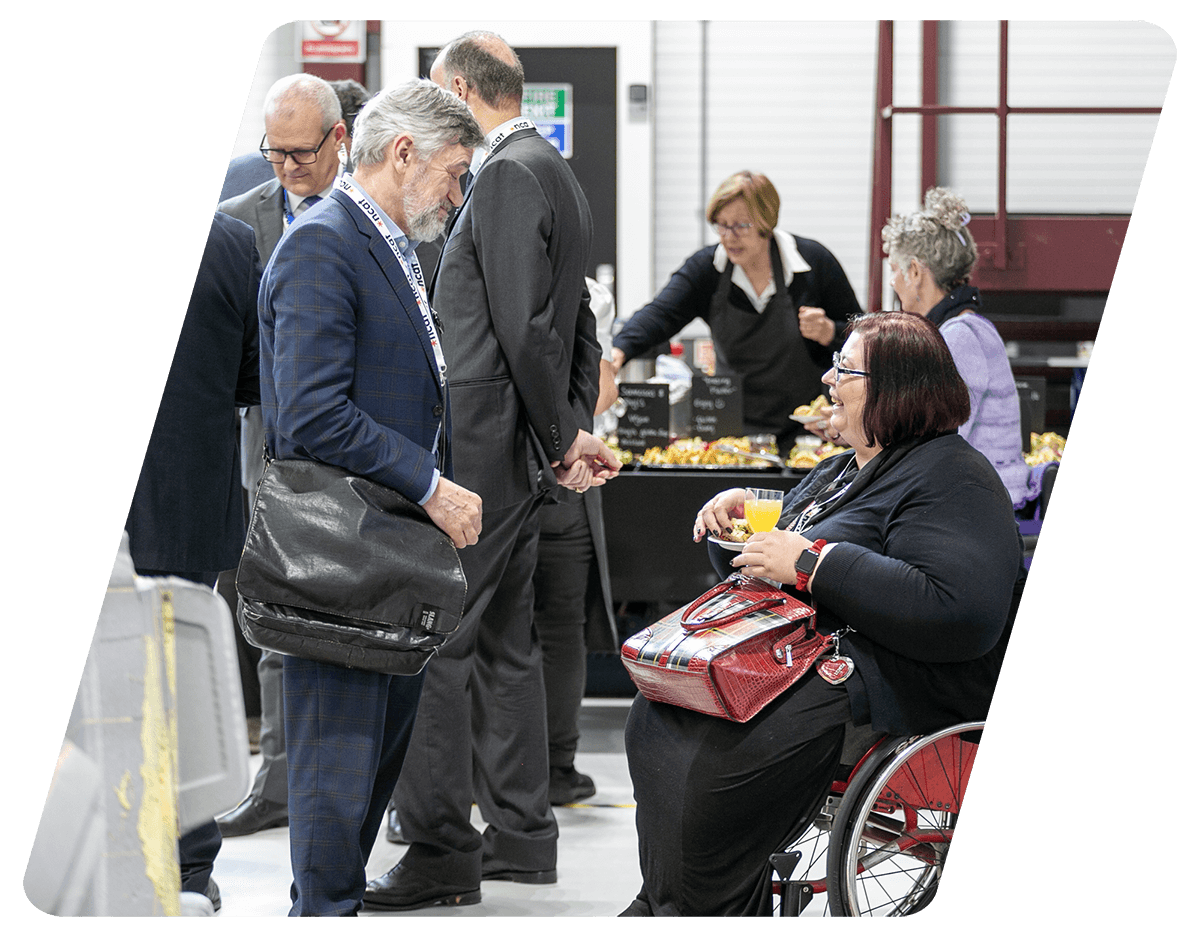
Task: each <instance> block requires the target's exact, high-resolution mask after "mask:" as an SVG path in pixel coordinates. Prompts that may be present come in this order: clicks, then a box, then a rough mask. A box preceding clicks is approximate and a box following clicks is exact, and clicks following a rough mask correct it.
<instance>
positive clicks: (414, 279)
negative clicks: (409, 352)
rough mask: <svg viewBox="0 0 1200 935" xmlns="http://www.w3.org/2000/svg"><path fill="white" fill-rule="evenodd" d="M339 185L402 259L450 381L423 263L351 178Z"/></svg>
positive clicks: (441, 369) (443, 376)
mask: <svg viewBox="0 0 1200 935" xmlns="http://www.w3.org/2000/svg"><path fill="white" fill-rule="evenodd" d="M338 188H340V189H341V190H342V191H343V192H345V193H346V194H347V195H348V196H349V197H350V199H351V200H352V201H353V202H354V203H355V204H356V205H358V207H359V208H360V209H361V210H362V212H363V214H365V215H366V216H367V219H368V220H369V221H370V222H371V223H372V224H374V225H375V229H376V230H378V231H379V233H380V234H381V235H382V236H383V239H384V242H385V243H386V244H387V245H388V247H390V248H391V251H392V253H394V254H395V256H396V259H397V260H398V261H399V262H400V268H401V269H402V270H404V276H405V278H406V279H408V284H409V286H410V287H411V289H412V291H413V294H414V295H415V296H416V297H417V307H418V308H419V309H420V310H421V317H422V318H423V319H424V321H425V331H426V334H427V336H428V337H429V344H430V346H431V347H432V348H433V356H434V359H435V360H436V361H437V368H438V379H439V380H440V381H441V384H442V385H443V386H445V384H446V357H445V355H444V354H443V353H442V342H441V339H440V338H439V337H438V333H437V327H436V326H435V325H434V319H433V310H432V309H431V308H430V307H429V300H428V299H427V298H426V296H425V276H424V274H423V273H422V272H421V264H420V263H419V262H417V258H416V257H415V256H414V257H413V259H412V262H411V263H410V262H409V260H408V257H406V256H405V255H404V252H403V251H402V250H401V249H400V245H399V244H397V243H396V239H395V238H394V237H392V235H391V232H390V231H389V230H388V229H387V224H386V223H384V220H383V217H382V216H381V215H380V213H379V211H378V210H377V209H376V208H375V206H374V205H373V204H371V202H370V201H369V200H367V197H366V196H365V195H363V194H362V193H361V192H360V191H359V190H358V189H357V188H355V187H354V184H353V183H352V182H351V181H350V179H349V178H348V177H347V176H345V175H343V176H342V177H341V178H339V179H338Z"/></svg>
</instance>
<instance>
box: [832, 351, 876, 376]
mask: <svg viewBox="0 0 1200 935" xmlns="http://www.w3.org/2000/svg"><path fill="white" fill-rule="evenodd" d="M832 370H833V382H834V383H838V382H840V381H841V379H842V377H843V376H846V375H847V374H848V375H850V376H854V377H866V376H870V373H869V372H868V371H866V370H852V369H850V368H849V367H843V366H842V352H841V351H834V352H833V367H832Z"/></svg>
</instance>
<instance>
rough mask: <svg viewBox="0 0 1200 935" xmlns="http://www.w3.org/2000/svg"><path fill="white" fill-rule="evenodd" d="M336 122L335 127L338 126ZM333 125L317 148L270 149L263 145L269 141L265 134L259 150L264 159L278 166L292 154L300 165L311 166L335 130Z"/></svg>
mask: <svg viewBox="0 0 1200 935" xmlns="http://www.w3.org/2000/svg"><path fill="white" fill-rule="evenodd" d="M336 126H337V124H336V123H335V124H334V125H333V127H336ZM333 127H330V128H329V129H328V130H326V131H325V135H324V136H323V137H321V142H319V143H318V144H317V147H316V149H270V148H268V147H267V146H265V145H263V144H265V143H266V142H267V134H265V133H264V134H263V138H262V140H260V141H259V144H258V151H259V152H260V153H262V157H263V159H265V160H267V162H269V163H271V165H274V166H278V165H282V164H283V163H285V162H287V157H288V156H291V157H292V161H293V162H294V163H296V165H298V166H311V165H312V164H313V163H314V162H316V161H317V154H318V153H320V151H321V147H322V146H324V145H325V141H326V140H327V139H329V134H330V133H332V132H333Z"/></svg>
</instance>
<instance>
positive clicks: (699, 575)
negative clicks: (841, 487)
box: [603, 467, 805, 604]
mask: <svg viewBox="0 0 1200 935" xmlns="http://www.w3.org/2000/svg"><path fill="white" fill-rule="evenodd" d="M804 473H805V472H804V471H798V470H787V471H781V470H780V469H773V470H755V469H746V470H738V469H736V468H730V469H703V468H692V469H688V468H680V469H677V470H672V469H656V468H645V467H641V468H637V469H629V468H625V469H624V470H622V471H621V473H620V475H619V476H617V477H615V478H614V479H612V480H610V481H609V482H608V483H607V484H605V485H604V488H603V489H604V493H603V505H604V532H605V536H606V538H607V542H608V566H609V575H610V578H611V580H612V594H613V600H614V601H617V602H620V601H664V602H666V603H670V604H686V603H688V602H689V601H691V600H693V599H694V598H695V597H696V596H697V595H699V594H701V593H703V592H704V591H706V590H708V589H709V588H710V587H712V586H713V585H714V584H716V583H717V582H718V581H719V580H720V578H719V577H718V575H717V573H716V572H715V571H714V570H713V567H712V564H711V563H710V562H709V560H708V546H707V544H706V543H705V542H703V541H701V542H693V541H692V526H693V524H694V522H695V519H696V512H697V511H698V510H699V509H700V507H701V506H702V505H703V504H704V502H705V501H706V500H708V499H709V498H710V497H711V496H712V495H713V494H715V493H719V492H720V491H722V490H726V489H728V488H730V487H766V488H771V489H775V490H791V489H792V488H793V487H795V486H796V484H798V483H799V482H800V478H801V477H802V475H803V474H804Z"/></svg>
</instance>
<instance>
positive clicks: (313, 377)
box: [258, 81, 484, 916]
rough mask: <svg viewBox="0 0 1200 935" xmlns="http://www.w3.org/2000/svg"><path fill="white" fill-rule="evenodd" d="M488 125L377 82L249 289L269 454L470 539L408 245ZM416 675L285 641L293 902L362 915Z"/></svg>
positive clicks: (297, 907)
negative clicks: (288, 647)
mask: <svg viewBox="0 0 1200 935" xmlns="http://www.w3.org/2000/svg"><path fill="white" fill-rule="evenodd" d="M483 141H484V140H483V134H482V132H481V131H480V129H479V125H478V123H477V122H476V121H475V119H474V117H473V116H472V115H471V112H470V110H469V109H468V108H467V107H466V105H464V104H462V103H461V102H460V101H458V100H456V99H455V98H454V96H453V95H451V94H448V93H447V92H445V91H443V90H442V89H440V88H438V87H437V86H436V85H434V84H433V83H431V82H429V81H410V82H408V83H406V84H402V85H399V86H397V87H395V88H393V89H391V90H388V91H385V92H382V93H381V94H379V95H377V96H376V97H375V98H373V99H372V100H371V101H369V102H368V103H367V105H366V106H365V107H364V109H363V111H362V112H361V113H360V115H359V117H358V119H357V121H356V123H355V132H354V142H353V153H352V159H353V162H354V165H355V166H356V168H355V170H354V172H353V175H343V176H341V177H340V178H339V179H338V181H337V184H336V185H335V186H334V189H333V192H332V194H331V195H330V196H329V197H328V198H326V199H324V200H323V201H322V202H321V203H320V204H318V205H317V206H316V207H314V208H312V209H311V210H309V211H308V212H306V213H305V214H304V216H303V217H300V218H298V219H297V220H296V222H295V224H293V225H292V227H291V228H290V230H289V231H288V232H287V235H286V236H285V237H284V238H283V239H282V240H281V241H280V242H279V246H278V247H276V249H275V253H274V254H273V256H272V257H271V261H270V263H269V264H268V266H267V269H266V271H265V272H264V274H263V280H262V287H261V289H260V290H259V299H258V306H259V308H258V314H259V335H260V340H261V357H260V363H261V374H262V411H263V429H264V433H265V437H266V444H267V449H268V451H269V452H270V455H271V456H272V457H275V458H302V459H308V460H312V461H320V462H323V463H326V464H332V465H334V466H336V467H340V468H343V469H345V470H347V471H350V472H351V473H353V474H356V475H359V476H362V477H367V478H369V479H371V480H373V481H376V482H377V483H381V484H384V485H386V486H388V487H392V488H394V489H395V490H397V491H399V492H400V493H401V494H403V495H404V496H405V497H407V498H408V499H409V500H411V501H413V502H414V503H418V504H420V505H421V506H422V507H424V509H425V511H426V512H427V513H428V514H429V517H430V519H431V520H432V521H433V522H434V524H435V525H437V526H438V527H439V528H440V529H441V530H442V531H444V532H445V533H446V534H447V535H448V536H449V537H450V539H451V540H452V541H453V542H454V545H455V546H456V547H457V548H459V549H465V548H466V547H467V546H470V545H473V544H475V543H476V542H477V541H478V538H479V532H480V518H481V515H482V513H481V501H480V498H479V497H478V496H477V495H476V494H474V493H472V492H471V491H470V490H468V489H466V488H465V487H461V486H459V485H457V484H455V483H454V482H453V481H452V480H451V459H450V441H451V440H450V438H449V436H448V430H447V423H446V418H445V412H446V406H447V399H448V394H447V390H446V376H445V370H446V367H445V360H444V357H443V354H442V350H441V343H440V341H439V340H437V338H436V333H437V332H436V319H435V317H434V315H433V311H432V309H431V308H430V306H429V302H428V299H427V297H426V294H425V285H424V280H423V278H422V274H421V269H420V265H419V263H418V261H417V259H416V254H415V252H414V248H415V245H416V242H417V241H418V240H421V239H423V238H434V237H437V236H438V234H440V233H441V229H442V226H443V225H444V224H445V222H446V218H447V217H448V216H449V214H450V212H451V211H452V210H453V209H454V207H455V206H456V205H458V204H460V203H461V200H462V195H461V193H460V190H459V181H458V180H459V177H460V176H461V175H462V174H463V173H464V172H465V171H466V170H467V167H468V166H469V165H470V161H471V152H472V150H473V149H474V148H475V147H476V146H479V145H481V144H482V143H483ZM423 679H424V675H423V674H418V675H414V676H393V675H384V674H381V673H377V672H368V671H364V670H361V669H351V668H345V667H342V666H337V665H329V664H326V663H322V662H316V661H312V660H308V659H303V658H300V657H298V656H284V657H283V690H284V714H285V723H286V734H287V748H288V749H287V772H288V795H287V799H288V821H289V825H290V827H289V838H290V845H291V857H292V880H293V882H292V908H291V912H290V915H294V916H307V915H357V913H358V911H359V909H360V907H361V905H362V897H363V891H364V887H365V885H366V876H365V865H366V861H367V858H368V857H369V855H370V853H371V847H372V845H373V843H374V841H375V837H376V835H377V834H378V832H379V827H380V824H381V822H382V820H383V813H384V809H385V808H386V806H387V800H388V795H389V794H390V793H391V791H392V788H393V787H394V785H395V783H396V779H397V777H398V776H399V774H400V766H401V764H402V763H403V761H404V756H405V752H406V750H407V748H408V743H409V738H410V735H411V733H412V725H413V719H414V717H415V716H416V711H417V702H418V699H419V697H420V692H421V685H422V682H423Z"/></svg>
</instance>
